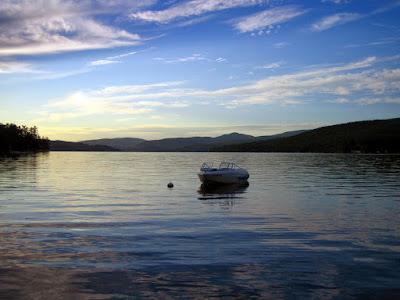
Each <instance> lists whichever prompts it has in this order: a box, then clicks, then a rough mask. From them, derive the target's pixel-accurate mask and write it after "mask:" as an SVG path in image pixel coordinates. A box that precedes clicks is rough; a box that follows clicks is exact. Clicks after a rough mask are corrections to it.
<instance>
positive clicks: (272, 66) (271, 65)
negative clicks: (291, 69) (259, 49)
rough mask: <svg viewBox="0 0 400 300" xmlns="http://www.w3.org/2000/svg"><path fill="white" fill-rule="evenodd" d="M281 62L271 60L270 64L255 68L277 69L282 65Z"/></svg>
mask: <svg viewBox="0 0 400 300" xmlns="http://www.w3.org/2000/svg"><path fill="white" fill-rule="evenodd" d="M282 64H283V62H281V61H277V62H273V63H270V64H265V65H263V66H261V67H257V69H277V68H280V67H281V66H282Z"/></svg>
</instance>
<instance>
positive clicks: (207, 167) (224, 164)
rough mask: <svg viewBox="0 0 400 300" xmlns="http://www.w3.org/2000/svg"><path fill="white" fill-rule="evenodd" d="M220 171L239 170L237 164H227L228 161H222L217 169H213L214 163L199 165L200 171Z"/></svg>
mask: <svg viewBox="0 0 400 300" xmlns="http://www.w3.org/2000/svg"><path fill="white" fill-rule="evenodd" d="M220 169H241V168H240V167H239V166H238V165H237V164H235V163H233V162H228V161H223V162H221V163H220V164H219V167H218V168H215V167H214V163H211V164H210V163H206V162H205V163H203V164H202V165H201V168H200V170H201V171H206V170H207V171H216V170H220Z"/></svg>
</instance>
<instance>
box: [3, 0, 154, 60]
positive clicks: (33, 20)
mask: <svg viewBox="0 0 400 300" xmlns="http://www.w3.org/2000/svg"><path fill="white" fill-rule="evenodd" d="M113 2H118V3H115V5H112V4H111V2H110V3H108V4H107V3H106V1H99V0H97V1H79V2H77V1H72V0H66V1H61V0H54V1H44V0H40V1H26V0H16V1H14V0H3V1H1V3H0V20H1V23H2V24H1V26H0V56H13V55H36V54H44V53H57V52H67V51H78V50H88V49H100V48H112V47H117V46H128V45H137V44H139V43H140V42H141V37H140V36H139V35H138V34H136V33H131V32H128V31H126V30H123V29H119V28H115V27H112V26H109V25H106V24H103V23H101V22H99V21H98V20H97V19H96V18H94V16H95V15H96V14H101V13H106V12H109V11H112V9H113V8H114V9H117V8H118V9H122V7H123V6H122V5H121V3H122V2H124V1H113ZM125 2H126V1H125ZM143 3H144V4H143V5H145V4H148V3H149V1H144V2H143ZM117 4H118V5H119V6H118V5H117ZM125 6H126V3H125ZM138 6H141V5H139V4H137V3H134V2H132V3H131V5H130V7H131V8H132V9H134V8H135V7H136V8H137V7H138Z"/></svg>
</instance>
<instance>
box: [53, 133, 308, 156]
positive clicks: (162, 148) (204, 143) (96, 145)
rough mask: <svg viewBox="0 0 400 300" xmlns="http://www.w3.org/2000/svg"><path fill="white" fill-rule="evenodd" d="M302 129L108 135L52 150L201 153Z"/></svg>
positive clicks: (55, 145)
mask: <svg viewBox="0 0 400 300" xmlns="http://www.w3.org/2000/svg"><path fill="white" fill-rule="evenodd" d="M300 132H303V131H289V132H284V133H280V134H276V135H270V136H259V137H255V136H252V135H248V134H241V133H237V132H233V133H228V134H223V135H221V136H217V137H188V138H184V137H182V138H165V139H160V140H144V139H140V138H106V139H97V140H85V141H80V142H66V141H52V142H51V145H50V150H52V151H144V152H175V151H177V152H201V151H210V149H212V148H215V147H219V146H224V145H235V144H241V143H245V142H253V141H257V140H265V139H274V138H279V137H281V136H282V135H283V136H287V135H295V134H298V133H300Z"/></svg>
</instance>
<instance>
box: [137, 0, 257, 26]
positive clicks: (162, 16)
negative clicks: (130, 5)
mask: <svg viewBox="0 0 400 300" xmlns="http://www.w3.org/2000/svg"><path fill="white" fill-rule="evenodd" d="M262 2H264V0H228V1H227V0H192V1H188V2H182V3H178V4H176V5H173V6H171V7H169V8H167V9H164V10H158V11H152V10H148V11H141V12H135V13H132V14H131V15H130V16H131V18H133V19H138V20H143V21H147V22H157V23H169V22H171V21H173V20H176V19H179V18H184V17H193V16H200V15H203V14H205V13H209V12H215V11H220V10H225V9H229V8H235V7H244V6H253V5H257V4H260V3H262Z"/></svg>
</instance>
